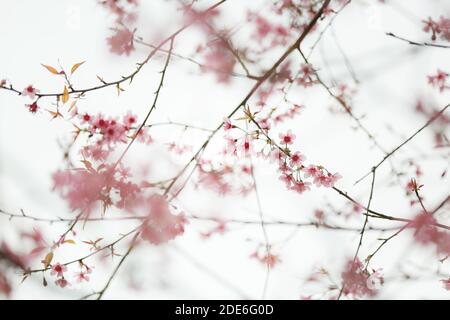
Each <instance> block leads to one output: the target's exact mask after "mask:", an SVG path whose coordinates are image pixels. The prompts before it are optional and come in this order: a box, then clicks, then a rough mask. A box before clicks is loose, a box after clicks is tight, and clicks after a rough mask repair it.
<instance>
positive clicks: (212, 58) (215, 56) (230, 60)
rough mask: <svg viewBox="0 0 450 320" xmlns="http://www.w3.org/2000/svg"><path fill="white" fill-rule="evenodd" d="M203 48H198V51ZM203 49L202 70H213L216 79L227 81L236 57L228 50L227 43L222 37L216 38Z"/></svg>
mask: <svg viewBox="0 0 450 320" xmlns="http://www.w3.org/2000/svg"><path fill="white" fill-rule="evenodd" d="M204 50H205V49H203V48H199V49H198V52H200V51H204ZM205 51H206V53H205V54H204V56H203V58H204V62H203V70H204V71H212V72H214V73H215V74H216V76H217V81H219V82H222V83H228V82H229V80H230V76H231V74H232V73H233V70H234V67H235V65H236V58H235V57H234V55H233V54H232V53H231V52H230V50H229V48H228V44H227V43H226V42H225V40H223V39H216V40H214V41H211V42H210V43H209V46H208V48H207V49H206V50H205Z"/></svg>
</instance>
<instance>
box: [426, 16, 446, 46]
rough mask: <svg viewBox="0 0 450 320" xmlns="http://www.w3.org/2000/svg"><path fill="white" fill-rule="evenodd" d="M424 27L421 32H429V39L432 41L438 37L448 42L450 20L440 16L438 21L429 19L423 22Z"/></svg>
mask: <svg viewBox="0 0 450 320" xmlns="http://www.w3.org/2000/svg"><path fill="white" fill-rule="evenodd" d="M423 22H424V24H425V26H424V28H423V31H425V32H427V33H429V32H431V39H432V40H433V41H434V40H436V39H437V36H438V35H440V37H441V39H443V40H447V41H450V19H449V18H446V17H444V16H441V17H440V18H439V20H438V21H436V20H434V19H432V18H431V17H429V18H428V19H427V20H425V21H423Z"/></svg>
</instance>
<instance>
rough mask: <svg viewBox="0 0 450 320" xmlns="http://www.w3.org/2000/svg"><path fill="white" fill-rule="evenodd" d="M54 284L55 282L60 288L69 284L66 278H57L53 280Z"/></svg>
mask: <svg viewBox="0 0 450 320" xmlns="http://www.w3.org/2000/svg"><path fill="white" fill-rule="evenodd" d="M55 284H56V285H57V286H58V287H61V288H65V287H67V286H70V283H69V281H67V280H66V279H64V278H59V279H57V280H56V281H55Z"/></svg>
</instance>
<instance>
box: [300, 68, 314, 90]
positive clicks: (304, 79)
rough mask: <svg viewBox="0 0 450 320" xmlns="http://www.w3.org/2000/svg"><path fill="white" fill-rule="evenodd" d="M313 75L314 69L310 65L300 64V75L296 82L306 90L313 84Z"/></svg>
mask: <svg viewBox="0 0 450 320" xmlns="http://www.w3.org/2000/svg"><path fill="white" fill-rule="evenodd" d="M313 75H314V69H313V68H312V66H311V65H310V64H302V65H301V67H300V75H299V77H298V79H297V82H298V83H299V84H300V85H301V86H303V87H305V88H307V87H310V86H312V85H313V84H314V80H313V79H312V76H313Z"/></svg>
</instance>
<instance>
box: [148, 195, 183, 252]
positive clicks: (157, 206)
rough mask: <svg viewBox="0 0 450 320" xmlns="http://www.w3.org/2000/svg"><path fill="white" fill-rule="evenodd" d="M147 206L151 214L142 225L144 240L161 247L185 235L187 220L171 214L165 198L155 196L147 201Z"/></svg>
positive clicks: (181, 216)
mask: <svg viewBox="0 0 450 320" xmlns="http://www.w3.org/2000/svg"><path fill="white" fill-rule="evenodd" d="M147 205H148V209H149V211H150V212H149V215H148V217H147V219H146V220H145V221H144V223H143V224H142V225H141V237H142V238H143V239H144V240H147V241H148V242H150V243H152V244H155V245H159V244H161V243H165V242H168V241H169V240H173V239H175V238H176V237H178V236H179V235H181V234H183V233H184V226H185V224H186V223H187V220H186V218H185V217H184V216H183V215H177V216H176V215H173V214H172V213H171V212H170V209H169V204H168V202H167V198H166V197H165V196H162V195H158V194H154V195H152V196H150V198H149V199H148V200H147Z"/></svg>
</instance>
